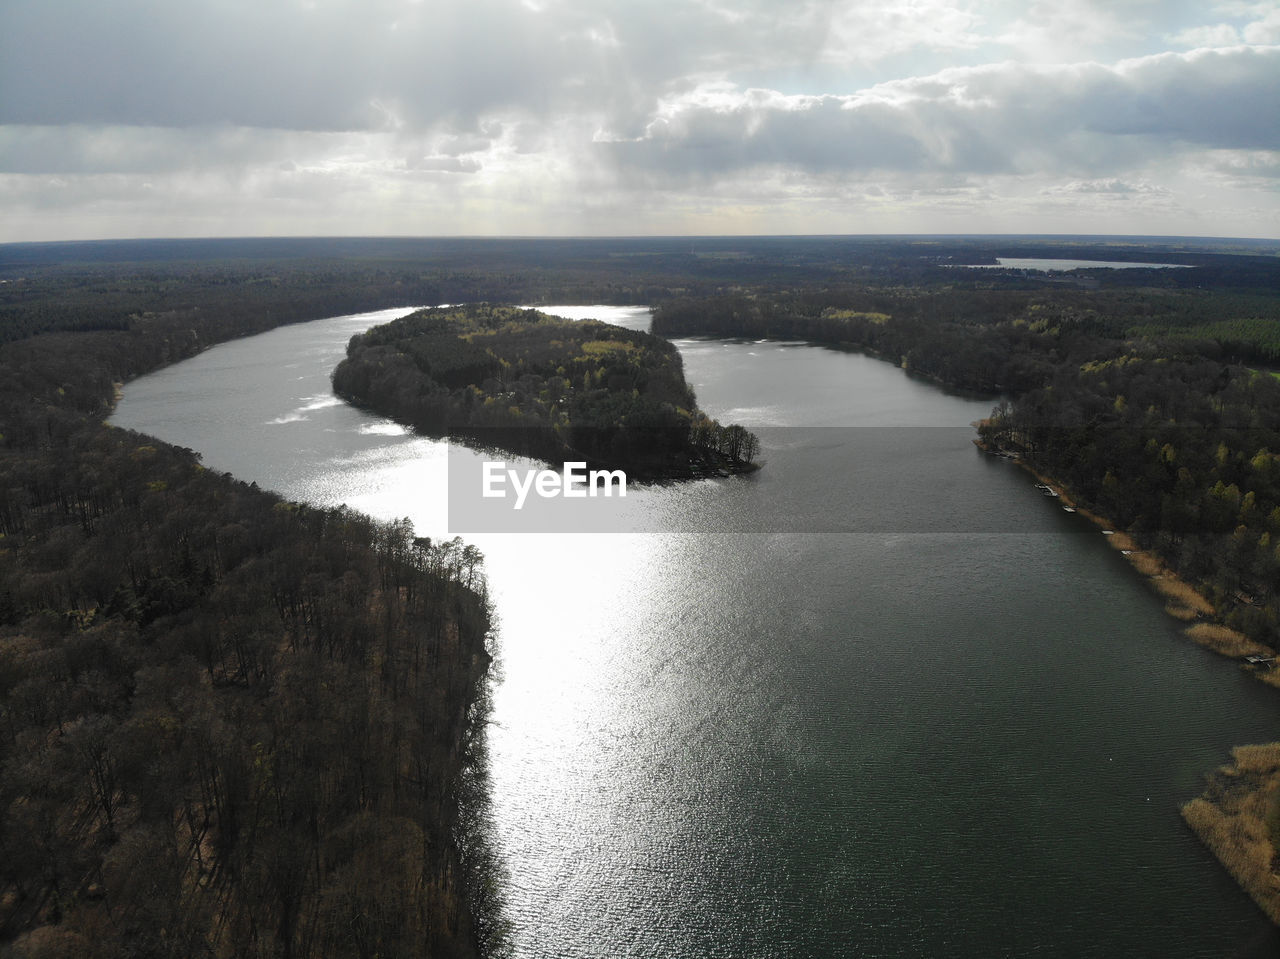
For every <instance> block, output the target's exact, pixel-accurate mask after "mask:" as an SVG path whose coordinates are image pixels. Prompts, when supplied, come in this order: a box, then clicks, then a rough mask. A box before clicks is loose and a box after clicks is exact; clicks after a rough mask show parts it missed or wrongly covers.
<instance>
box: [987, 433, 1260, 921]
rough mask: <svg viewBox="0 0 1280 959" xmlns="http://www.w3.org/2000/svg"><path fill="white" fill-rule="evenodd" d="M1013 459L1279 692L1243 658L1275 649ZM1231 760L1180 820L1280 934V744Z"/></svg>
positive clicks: (1190, 632) (1171, 606) (1245, 749)
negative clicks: (1279, 865) (1275, 834)
mask: <svg viewBox="0 0 1280 959" xmlns="http://www.w3.org/2000/svg"><path fill="white" fill-rule="evenodd" d="M973 442H974V445H975V446H977V447H978V448H979V449H981V450H983V452H986V453H992V454H996V451H995V450H993V449H991V448H990V447H988V446H987V445H985V444H984V443H982V441H981V440H978V439H975V440H974V441H973ZM1010 458H1011V459H1012V460H1013V462H1014V463H1015V464H1017V465H1018V466H1019V467H1020V468H1021V469H1023V470H1024V471H1026V472H1027V473H1029V474H1031V475H1032V476H1033V477H1035V478H1036V480H1037V482H1038V483H1040V484H1041V485H1042V486H1043V487H1046V488H1047V489H1048V490H1049V491H1050V492H1051V494H1052V495H1054V496H1055V497H1056V498H1057V499H1058V500H1059V501H1060V502H1061V503H1062V505H1063V508H1064V509H1070V510H1071V511H1072V512H1074V513H1077V514H1078V515H1080V516H1083V517H1084V518H1085V519H1086V520H1088V521H1089V522H1090V523H1092V524H1093V525H1094V526H1096V527H1097V528H1098V529H1099V530H1100V531H1101V532H1102V533H1103V534H1104V535H1105V536H1106V538H1107V543H1108V545H1110V546H1111V548H1112V549H1116V550H1119V551H1120V553H1121V554H1122V555H1123V556H1124V558H1125V559H1126V560H1128V561H1129V565H1130V566H1132V567H1133V568H1134V570H1136V571H1137V572H1138V573H1139V575H1141V576H1142V577H1143V579H1144V580H1146V583H1147V585H1148V586H1149V587H1151V588H1152V589H1153V590H1155V591H1156V593H1158V594H1159V595H1160V596H1162V597H1163V598H1165V599H1167V600H1169V602H1168V604H1166V606H1165V612H1166V613H1168V614H1169V615H1170V616H1172V617H1173V618H1174V619H1177V620H1179V621H1180V622H1183V623H1186V622H1192V625H1189V626H1186V627H1185V628H1184V630H1183V632H1184V634H1185V635H1186V636H1187V637H1188V638H1190V639H1192V640H1193V641H1195V642H1196V643H1198V644H1199V645H1201V646H1203V647H1205V648H1206V649H1208V650H1210V651H1212V652H1214V653H1217V654H1219V655H1220V656H1226V657H1228V658H1231V659H1236V660H1238V661H1240V662H1241V663H1242V665H1246V666H1248V667H1249V672H1250V673H1251V674H1252V675H1253V676H1254V678H1255V679H1258V680H1260V681H1262V682H1264V683H1266V684H1267V685H1269V686H1275V687H1277V688H1280V668H1273V667H1272V666H1269V665H1265V666H1261V668H1259V666H1255V665H1254V664H1252V663H1249V662H1248V661H1247V659H1246V657H1249V656H1262V657H1274V656H1275V651H1274V650H1272V649H1270V648H1269V647H1267V646H1265V645H1263V644H1262V643H1259V642H1256V641H1254V640H1251V639H1250V638H1249V637H1247V636H1245V635H1244V634H1243V633H1241V632H1238V631H1237V630H1234V629H1230V628H1229V627H1227V626H1223V625H1222V624H1220V623H1215V622H1213V621H1212V619H1211V617H1214V616H1215V615H1216V612H1217V611H1216V610H1215V608H1214V606H1213V604H1212V603H1210V602H1209V600H1208V599H1207V598H1206V597H1205V596H1204V594H1203V593H1201V592H1200V591H1199V590H1198V589H1197V588H1196V587H1195V586H1194V585H1193V584H1192V583H1190V582H1189V581H1188V580H1186V579H1184V578H1183V577H1181V576H1179V575H1178V574H1177V573H1175V572H1173V571H1172V570H1171V569H1169V567H1168V566H1167V565H1166V564H1165V562H1164V560H1163V559H1162V558H1161V557H1160V556H1159V555H1158V554H1157V553H1155V552H1154V551H1153V550H1142V549H1138V548H1137V543H1135V542H1134V541H1133V539H1132V537H1130V536H1129V535H1128V534H1127V533H1124V532H1121V531H1119V530H1116V529H1115V524H1114V523H1111V522H1110V521H1108V520H1107V518H1106V517H1105V516H1102V515H1100V514H1098V513H1095V512H1093V511H1092V510H1089V509H1086V508H1084V507H1082V506H1079V505H1077V502H1076V500H1075V498H1074V497H1073V496H1072V494H1071V492H1070V491H1069V490H1068V489H1067V488H1066V487H1065V486H1064V485H1063V484H1062V483H1060V482H1058V481H1057V480H1055V479H1054V478H1053V477H1051V476H1047V475H1045V474H1044V473H1041V472H1040V471H1039V470H1037V469H1036V468H1035V467H1033V466H1032V465H1031V464H1030V463H1028V462H1026V461H1025V460H1024V459H1022V457H1020V456H1013V457H1010ZM1231 758H1232V761H1231V762H1230V763H1226V764H1224V765H1222V766H1219V767H1218V768H1217V769H1216V770H1214V771H1213V772H1211V773H1208V774H1207V775H1206V777H1205V779H1206V788H1205V792H1204V793H1203V794H1202V795H1200V796H1198V797H1196V798H1195V799H1192V800H1190V801H1189V802H1187V803H1186V804H1185V805H1184V806H1182V808H1181V810H1180V812H1181V815H1182V819H1183V821H1184V822H1185V823H1186V824H1187V826H1188V828H1190V829H1191V831H1192V832H1194V833H1195V834H1196V837H1197V838H1198V839H1199V840H1200V841H1201V842H1202V843H1204V845H1205V847H1206V848H1207V849H1208V850H1209V851H1210V852H1211V853H1213V855H1214V857H1215V858H1216V859H1217V860H1218V862H1220V863H1221V864H1222V867H1223V868H1224V869H1226V870H1227V872H1228V873H1229V874H1230V875H1231V877H1232V878H1233V879H1234V880H1235V881H1236V882H1237V883H1238V884H1239V886H1240V888H1242V889H1243V890H1244V891H1245V892H1246V893H1248V894H1249V897H1250V898H1251V899H1253V901H1254V902H1255V903H1257V905H1258V908H1259V909H1261V910H1262V911H1263V913H1265V914H1266V916H1267V918H1268V919H1270V920H1271V921H1272V922H1273V923H1275V924H1276V925H1277V926H1278V927H1280V874H1277V872H1276V869H1275V865H1276V862H1277V861H1278V860H1280V854H1277V851H1276V849H1275V846H1274V843H1273V841H1272V837H1271V826H1270V824H1269V823H1270V821H1271V820H1272V819H1273V817H1275V816H1276V812H1275V810H1276V809H1277V808H1278V807H1277V805H1276V803H1277V800H1280V743H1266V744H1259V745H1249V746H1236V747H1235V748H1234V749H1232V750H1231Z"/></svg>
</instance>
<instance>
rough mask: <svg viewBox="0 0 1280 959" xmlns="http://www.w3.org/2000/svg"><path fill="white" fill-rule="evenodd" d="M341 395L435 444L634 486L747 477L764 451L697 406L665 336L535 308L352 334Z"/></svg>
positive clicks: (475, 310)
mask: <svg viewBox="0 0 1280 959" xmlns="http://www.w3.org/2000/svg"><path fill="white" fill-rule="evenodd" d="M333 388H334V391H335V392H336V393H337V394H338V395H339V396H342V397H344V398H346V399H348V400H351V401H352V402H354V403H357V404H359V405H361V406H366V407H369V408H370V409H373V410H376V411H377V412H380V413H383V414H385V415H387V416H390V417H392V418H393V419H396V420H398V421H400V422H402V423H407V424H409V425H411V426H413V427H415V428H416V429H418V430H420V431H421V432H424V433H427V434H428V435H436V436H441V435H445V434H449V435H452V436H455V437H460V438H463V439H470V440H473V441H478V442H480V443H482V444H484V445H486V446H491V447H499V448H502V449H506V450H509V451H511V452H514V453H517V454H522V455H526V456H532V457H537V458H540V459H545V460H548V461H551V462H554V463H560V462H563V461H565V460H569V459H581V460H583V461H585V462H586V463H588V465H591V466H601V467H605V468H610V469H612V468H620V469H623V470H625V471H626V472H627V473H628V474H629V475H630V476H631V477H632V478H633V479H640V480H645V479H648V480H670V479H688V478H693V477H698V476H710V475H726V474H729V473H741V472H746V471H749V470H751V469H753V468H754V464H753V460H754V459H755V455H756V453H757V451H758V449H759V443H758V441H757V439H756V437H755V435H754V434H753V433H750V432H749V431H747V430H746V429H744V428H743V427H741V426H736V425H731V426H721V425H720V424H719V423H717V422H716V421H715V420H713V419H710V418H709V417H708V416H706V415H705V414H704V413H702V412H701V411H700V410H698V408H697V405H696V402H695V399H694V395H693V390H691V389H690V388H689V386H688V384H687V383H685V380H684V371H683V365H682V363H681V359H680V353H679V351H678V350H677V349H676V348H675V347H674V346H673V345H672V344H671V343H670V342H668V341H667V340H664V339H661V338H660V337H657V336H653V335H651V334H649V333H641V332H637V331H635V330H627V329H623V328H621V327H618V326H613V325H611V324H608V323H601V322H599V321H597V320H582V321H573V320H566V319H562V318H560V317H552V316H547V315H546V314H544V313H539V312H538V311H537V310H520V309H516V308H513V307H501V306H490V305H488V304H472V305H468V306H463V307H449V308H438V309H427V310H420V311H418V312H416V313H413V314H411V315H409V316H406V317H402V318H400V319H398V320H393V321H392V322H390V323H384V324H382V325H381V326H376V327H374V328H373V329H371V330H369V331H368V332H366V333H362V334H358V335H356V336H354V337H352V339H351V343H350V345H349V346H348V347H347V358H346V359H345V360H343V361H342V363H340V364H339V365H338V367H337V369H336V370H335V371H334V373H333Z"/></svg>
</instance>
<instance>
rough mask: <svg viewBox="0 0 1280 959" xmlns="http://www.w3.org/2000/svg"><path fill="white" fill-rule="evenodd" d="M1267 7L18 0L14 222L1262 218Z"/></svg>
mask: <svg viewBox="0 0 1280 959" xmlns="http://www.w3.org/2000/svg"><path fill="white" fill-rule="evenodd" d="M1277 33H1280V3H1277V2H1275V0H1267V2H1254V0H1247V2H1240V0H1224V2H1219V3H1213V4H1209V5H1206V4H1204V3H1203V2H1202V0H1201V2H1196V0H1073V2H1071V3H1061V2H1058V0H1030V2H1028V0H794V2H791V3H785V4H783V3H778V2H776V0H733V2H729V0H700V2H692V3H691V2H689V0H650V2H648V3H645V4H639V3H636V2H634V0H591V2H587V0H431V2H425V0H423V2H416V0H324V2H308V3H303V2H295V0H219V2H217V3H209V4H155V3H154V2H152V0H112V2H111V3H102V2H100V0H92V2H91V0H5V2H4V3H3V4H0V201H3V204H4V206H3V208H4V209H5V212H6V217H5V218H4V220H3V222H0V239H22V238H28V237H32V236H36V235H39V236H43V237H49V236H50V231H54V232H53V234H52V235H55V236H56V235H63V236H68V235H69V236H76V235H112V234H113V233H118V234H130V235H139V233H146V232H149V231H154V232H158V233H161V234H164V235H192V234H195V235H199V234H200V233H207V232H230V233H235V234H238V235H243V234H246V233H254V232H285V233H299V232H314V231H319V232H325V233H330V234H332V233H343V232H359V233H379V232H399V233H405V232H407V233H424V232H426V233H429V232H444V233H469V232H520V233H590V232H608V233H627V232H686V231H695V232H696V231H702V232H739V231H749V230H768V231H776V230H780V229H781V230H794V231H796V232H844V231H850V230H852V231H859V230H863V229H873V230H888V231H893V232H899V231H902V230H910V229H913V228H914V229H921V230H925V231H934V230H941V229H944V228H947V229H966V228H972V229H978V230H983V231H986V230H992V229H998V228H1002V229H1011V230H1015V231H1016V230H1019V229H1024V228H1025V229H1044V228H1046V227H1047V226H1049V225H1050V223H1051V222H1061V223H1062V224H1063V226H1064V228H1067V227H1069V226H1074V225H1078V224H1082V223H1083V222H1084V221H1085V220H1087V218H1088V216H1090V215H1096V216H1098V217H1101V218H1102V220H1101V221H1100V222H1099V223H1098V224H1096V226H1097V227H1098V228H1099V229H1101V228H1103V227H1104V226H1105V223H1104V222H1103V221H1105V222H1114V223H1116V224H1118V225H1119V224H1120V219H1119V218H1120V217H1121V213H1120V212H1119V211H1120V210H1122V209H1124V208H1127V209H1130V210H1131V211H1136V212H1135V213H1133V214H1132V215H1133V216H1135V217H1136V219H1135V220H1134V222H1132V223H1130V224H1128V226H1127V227H1126V228H1124V229H1121V230H1120V232H1145V225H1146V224H1147V223H1152V224H1154V223H1155V222H1156V220H1155V219H1143V217H1147V218H1163V219H1160V220H1159V222H1160V223H1161V224H1162V230H1167V229H1168V228H1169V227H1173V226H1176V223H1177V222H1178V221H1177V217H1183V218H1184V220H1185V223H1186V225H1187V226H1186V228H1187V229H1192V228H1198V227H1199V225H1200V224H1202V223H1204V222H1208V221H1209V220H1210V219H1214V218H1215V217H1217V218H1220V215H1221V216H1225V215H1226V214H1225V213H1223V212H1222V211H1235V212H1234V213H1232V214H1231V215H1232V216H1237V217H1238V218H1239V221H1240V223H1241V224H1242V226H1241V230H1246V229H1247V230H1250V231H1253V232H1255V233H1256V232H1257V231H1259V230H1261V231H1263V232H1269V233H1272V234H1274V232H1275V227H1274V225H1270V226H1266V227H1259V226H1257V225H1256V224H1258V223H1260V222H1265V221H1266V219H1267V216H1268V215H1270V217H1271V220H1272V223H1274V222H1280V211H1278V210H1277V202H1276V191H1275V184H1276V177H1275V174H1274V170H1275V169H1276V165H1277V161H1276V157H1277V156H1280V126H1277V124H1275V123H1273V122H1270V121H1269V119H1268V118H1270V117H1274V116H1277V115H1280V91H1278V86H1280V84H1278V83H1277V77H1280V60H1278V57H1280V51H1278V49H1277V48H1276V47H1275V46H1271V45H1269V44H1274V43H1275V42H1277V39H1278V37H1277ZM1162 44H1163V46H1162ZM1170 44H1173V45H1175V46H1179V47H1185V48H1214V49H1189V50H1187V51H1186V52H1182V53H1176V54H1175V53H1168V52H1167V50H1168V48H1169V45H1170ZM1197 204H1199V206H1198V205H1197ZM895 211H896V212H897V214H898V215H899V216H900V218H901V219H900V222H895V221H894V220H893V219H892V217H893V215H894V212H895ZM1198 211H1199V212H1198ZM1201 213H1203V219H1197V217H1198V216H1200V214H1201ZM930 217H933V218H935V221H934V222H930V219H929V218H930ZM1054 218H1056V220H1054ZM1107 218H1112V219H1107ZM1024 220H1025V222H1023V221H1024ZM1214 222H1215V223H1216V224H1217V226H1216V227H1215V228H1216V229H1217V232H1230V230H1224V229H1223V228H1222V226H1221V223H1220V222H1218V220H1215V221H1214ZM237 224H239V225H237ZM1172 232H1177V230H1176V229H1175V230H1172Z"/></svg>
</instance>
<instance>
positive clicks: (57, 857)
mask: <svg viewBox="0 0 1280 959" xmlns="http://www.w3.org/2000/svg"><path fill="white" fill-rule="evenodd" d="M362 305H367V304H362ZM237 322H238V321H237V320H236V318H235V317H234V316H233V317H221V318H220V317H218V316H217V315H216V314H213V313H212V312H206V311H201V315H200V316H199V317H198V318H197V319H196V322H195V323H194V324H193V325H190V326H188V325H185V324H183V325H177V326H174V325H171V324H167V323H165V322H164V321H162V320H160V319H159V318H156V319H154V321H149V322H148V323H147V324H145V325H144V327H143V328H134V329H131V330H129V331H114V332H109V331H96V332H87V333H66V332H64V333H57V334H51V335H43V336H37V337H33V338H28V339H25V340H22V341H20V342H11V343H9V344H7V345H5V346H3V347H0V948H4V949H6V951H7V954H12V955H14V956H15V957H54V956H57V957H93V959H99V957H104V959H105V957H126V956H127V957H133V956H143V955H145V956H171V957H189V956H211V957H212V956H245V957H249V956H253V957H259V956H271V957H282V956H283V957H307V956H313V957H314V956H325V957H330V956H352V957H356V956H362V957H363V956H374V955H378V956H422V955H431V956H447V957H455V956H456V957H471V956H475V955H478V954H479V952H480V951H481V950H482V949H483V946H484V943H485V942H486V939H487V937H488V936H490V935H491V933H492V925H491V923H490V921H489V917H490V916H491V912H490V911H488V910H486V909H485V908H484V896H485V895H486V891H487V890H489V889H490V888H491V886H490V883H489V882H488V878H489V877H488V876H483V875H480V874H479V873H478V872H477V870H480V869H481V868H482V867H483V864H484V858H485V853H484V850H483V849H482V848H480V847H478V846H473V845H470V844H469V843H468V842H467V841H465V837H467V836H469V835H470V834H471V833H472V832H473V825H472V824H471V823H469V822H468V821H467V818H466V817H467V807H466V806H465V805H463V804H461V803H460V796H461V795H462V794H463V793H464V792H467V791H469V790H471V789H472V787H471V785H470V782H471V779H472V777H474V776H475V775H476V774H477V771H476V768H475V767H474V765H473V764H472V762H471V753H472V751H473V747H474V744H475V742H476V739H475V737H476V736H478V735H479V732H480V729H479V720H480V717H478V715H477V713H476V709H477V706H476V702H477V698H478V696H479V695H480V688H479V687H480V683H481V682H482V677H483V675H484V672H485V667H486V664H487V662H488V653H487V652H486V649H485V641H486V635H487V632H488V629H489V609H488V604H487V600H486V598H485V589H484V580H483V574H482V566H481V562H480V556H479V554H478V553H477V552H476V551H475V550H474V549H472V548H469V547H467V546H465V545H463V544H461V543H460V542H457V541H452V542H448V543H431V542H428V541H425V540H417V539H415V538H414V536H413V532H412V529H411V528H410V526H409V524H408V523H407V521H405V522H399V523H391V524H384V523H377V522H375V521H373V520H370V519H369V518H367V517H363V516H360V515H358V514H355V513H352V512H350V511H347V510H325V509H312V508H308V507H303V506H298V505H296V504H288V503H284V502H282V501H280V500H279V498H278V497H275V496H273V495H270V494H267V493H264V492H261V491H259V490H258V489H256V488H255V487H252V486H247V485H245V484H243V483H240V482H238V481H236V480H234V479H233V478H231V477H230V476H229V475H219V474H215V473H213V472H211V471H208V470H205V469H204V468H202V467H201V466H200V465H199V463H198V461H197V459H196V457H195V456H194V455H193V454H192V453H191V452H190V451H186V450H179V449H176V448H173V447H170V446H167V445H165V444H162V443H158V442H155V441H149V440H147V439H146V438H145V437H140V436H137V435H134V434H131V433H127V432H124V431H121V430H117V429H112V428H109V427H107V426H105V425H103V423H102V421H101V419H102V415H103V414H104V412H105V411H106V410H107V409H108V408H109V405H110V402H111V396H112V389H113V384H114V383H116V382H118V381H120V380H123V379H126V378H128V377H129V376H132V375H135V374H137V373H139V372H142V371H144V370H146V369H149V368H152V367H154V366H157V365H160V364H162V363H164V362H168V361H171V360H173V359H177V358H180V357H181V356H184V355H188V354H190V353H191V352H193V351H195V350H196V349H199V348H200V347H202V346H204V345H207V344H208V343H210V342H212V341H214V340H216V339H217V338H219V337H220V336H223V335H226V334H227V332H228V331H229V330H232V329H235V328H236V326H237ZM477 917H478V918H477Z"/></svg>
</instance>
